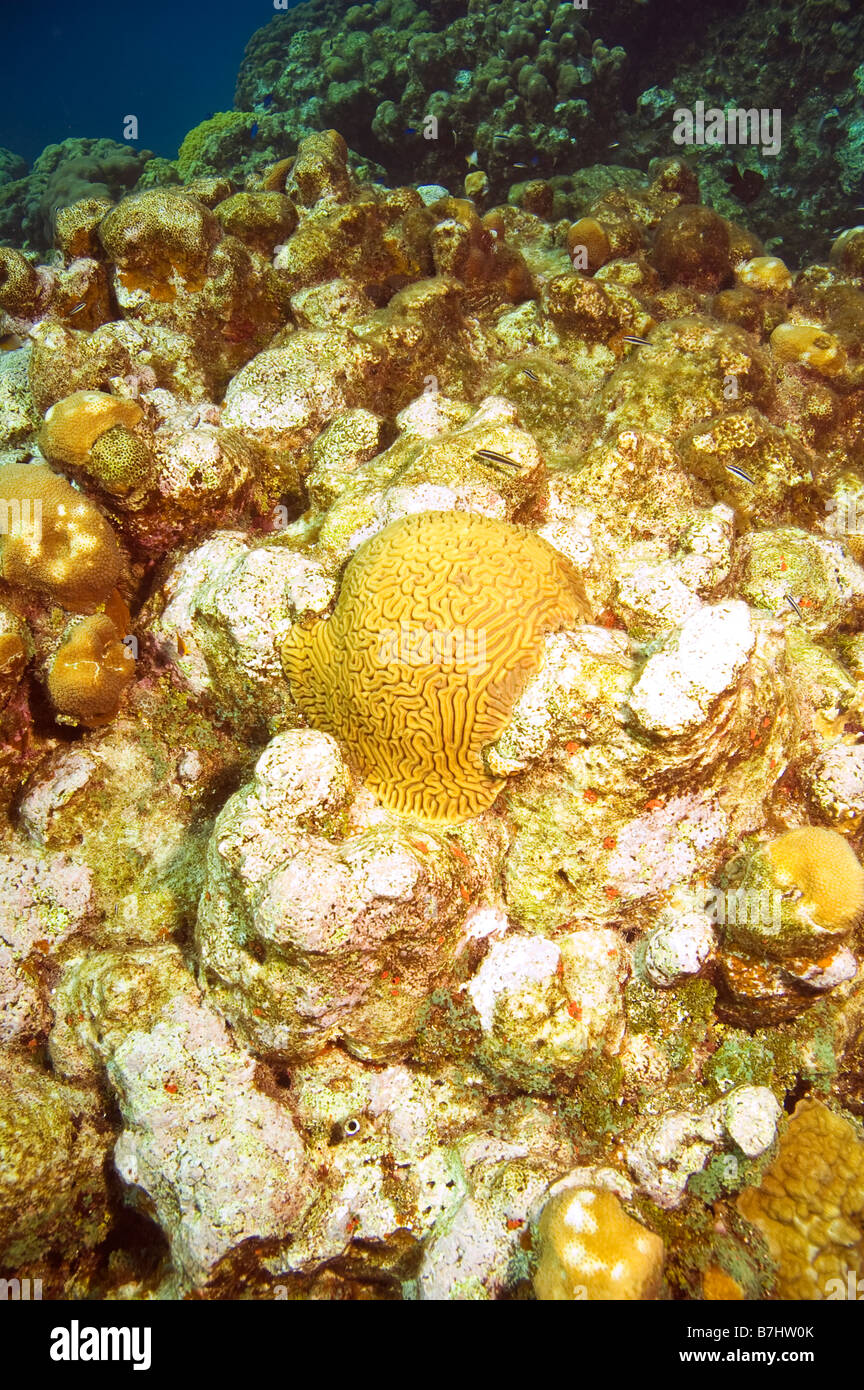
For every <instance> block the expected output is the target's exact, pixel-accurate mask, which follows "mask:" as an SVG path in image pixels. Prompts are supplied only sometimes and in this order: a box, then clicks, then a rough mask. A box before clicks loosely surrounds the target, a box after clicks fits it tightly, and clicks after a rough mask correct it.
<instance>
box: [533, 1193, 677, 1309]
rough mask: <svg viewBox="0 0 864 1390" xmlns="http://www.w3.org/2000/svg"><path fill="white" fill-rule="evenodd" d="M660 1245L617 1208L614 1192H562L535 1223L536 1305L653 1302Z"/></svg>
mask: <svg viewBox="0 0 864 1390" xmlns="http://www.w3.org/2000/svg"><path fill="white" fill-rule="evenodd" d="M663 1253H664V1251H663V1241H662V1240H661V1238H660V1237H659V1236H658V1235H655V1233H654V1232H653V1231H649V1230H647V1229H646V1228H645V1227H644V1226H643V1225H642V1224H641V1222H639V1221H634V1219H633V1217H632V1216H628V1214H627V1212H626V1211H625V1210H624V1208H623V1207H622V1205H621V1202H620V1199H619V1198H618V1197H616V1195H615V1193H614V1192H602V1191H599V1192H598V1191H595V1190H594V1189H592V1188H585V1187H575V1188H570V1189H565V1190H564V1191H563V1192H560V1193H559V1194H558V1195H557V1196H555V1197H553V1198H551V1199H550V1201H548V1202H547V1204H546V1206H545V1207H544V1209H543V1215H542V1216H541V1218H540V1263H539V1265H538V1267H537V1273H536V1274H535V1275H534V1288H535V1291H536V1294H537V1297H538V1299H540V1300H541V1302H567V1301H572V1300H585V1299H590V1300H592V1301H593V1300H595V1299H602V1300H608V1299H613V1300H616V1301H617V1300H622V1299H643V1298H647V1299H651V1298H655V1297H656V1295H657V1293H658V1292H659V1289H660V1283H661V1280H662V1277H663Z"/></svg>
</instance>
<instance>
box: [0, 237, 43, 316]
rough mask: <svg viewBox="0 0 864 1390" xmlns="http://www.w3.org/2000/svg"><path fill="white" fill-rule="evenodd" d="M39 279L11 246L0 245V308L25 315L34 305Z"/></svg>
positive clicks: (30, 266)
mask: <svg viewBox="0 0 864 1390" xmlns="http://www.w3.org/2000/svg"><path fill="white" fill-rule="evenodd" d="M41 287H42V286H41V281H40V279H39V276H38V275H37V274H36V271H35V269H34V267H33V266H32V265H31V264H30V262H29V261H28V260H27V258H26V256H22V255H21V253H20V251H13V249H12V247H11V246H0V309H5V310H6V311H7V313H9V314H16V315H27V314H28V313H31V312H32V311H33V309H34V307H35V305H36V301H37V299H38V298H39V293H40V290H41Z"/></svg>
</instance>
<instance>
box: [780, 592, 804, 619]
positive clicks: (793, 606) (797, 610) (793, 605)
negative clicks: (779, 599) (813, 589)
mask: <svg viewBox="0 0 864 1390" xmlns="http://www.w3.org/2000/svg"><path fill="white" fill-rule="evenodd" d="M783 597H784V598H785V600H786V602H787V603H788V604H789V607H790V608H791V609H792V611H793V613H797V614H798V617H799V618H800V619H801V621H802V622H803V621H804V614H803V613H802V612H801V609H800V608H799V607H798V605H797V603H796V602H795V600H794V598H793V597H792V595H791V594H784V595H783Z"/></svg>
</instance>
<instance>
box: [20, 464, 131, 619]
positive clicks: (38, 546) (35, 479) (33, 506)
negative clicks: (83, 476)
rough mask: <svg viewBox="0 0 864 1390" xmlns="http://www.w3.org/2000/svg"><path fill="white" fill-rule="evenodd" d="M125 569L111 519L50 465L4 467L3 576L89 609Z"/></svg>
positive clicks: (71, 607) (76, 608)
mask: <svg viewBox="0 0 864 1390" xmlns="http://www.w3.org/2000/svg"><path fill="white" fill-rule="evenodd" d="M122 570H123V557H122V555H121V552H120V547H119V546H118V544H117V540H116V538H115V536H114V532H113V531H112V530H111V527H110V526H109V525H108V522H107V521H106V520H105V518H104V517H103V515H102V513H101V512H100V511H98V509H97V508H96V507H94V505H93V503H92V502H91V501H89V499H88V498H86V497H83V496H82V494H81V493H80V492H76V491H75V489H74V488H73V487H72V485H71V483H68V482H67V481H66V479H65V478H62V477H60V476H59V474H57V473H53V472H52V471H51V469H50V468H49V467H48V466H47V464H34V463H15V464H7V466H6V467H5V468H3V469H2V470H0V577H2V578H3V579H5V580H6V581H7V582H8V583H9V584H18V585H22V586H23V587H25V588H30V589H38V590H39V591H40V592H42V593H44V594H46V595H47V596H48V597H49V598H51V599H53V601H54V602H55V603H59V604H60V605H61V606H62V607H63V608H68V609H69V610H70V611H71V612H73V613H89V612H92V611H93V610H94V609H95V608H98V607H99V605H100V604H102V603H103V602H104V601H105V600H106V599H107V598H108V596H109V595H110V594H111V592H112V590H113V589H115V588H116V586H117V581H118V579H119V578H120V575H121V572H122Z"/></svg>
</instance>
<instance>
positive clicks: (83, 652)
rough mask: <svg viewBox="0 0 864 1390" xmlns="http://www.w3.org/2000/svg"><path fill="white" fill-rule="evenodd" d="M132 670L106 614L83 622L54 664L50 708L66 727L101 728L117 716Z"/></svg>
mask: <svg viewBox="0 0 864 1390" xmlns="http://www.w3.org/2000/svg"><path fill="white" fill-rule="evenodd" d="M134 670H135V666H134V661H133V659H132V655H131V652H130V650H129V648H128V647H125V646H124V645H123V643H122V642H121V640H120V635H119V634H118V632H117V629H116V627H115V626H114V624H113V622H112V621H111V619H110V618H108V617H106V616H105V615H104V614H102V613H96V614H94V615H93V617H90V618H83V619H82V620H81V622H78V623H75V624H74V626H73V627H71V628H70V630H69V632H68V633H67V634H66V635H65V636H64V638H63V641H62V642H61V643H60V646H59V647H58V648H57V651H56V653H55V656H54V660H53V661H52V663H51V668H50V670H49V672H48V694H49V696H50V698H51V703H52V704H53V706H54V708H55V710H56V711H57V713H58V716H60V717H61V718H63V719H64V720H66V721H67V722H71V723H77V724H84V725H87V726H88V727H90V728H95V727H98V726H99V725H100V724H105V723H107V722H108V721H109V720H111V719H112V718H113V717H114V715H115V714H116V713H117V708H118V705H119V703H120V697H121V695H122V694H123V691H124V690H125V688H126V686H127V685H128V684H129V682H130V680H132V678H133V675H134Z"/></svg>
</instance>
